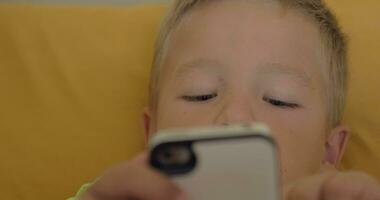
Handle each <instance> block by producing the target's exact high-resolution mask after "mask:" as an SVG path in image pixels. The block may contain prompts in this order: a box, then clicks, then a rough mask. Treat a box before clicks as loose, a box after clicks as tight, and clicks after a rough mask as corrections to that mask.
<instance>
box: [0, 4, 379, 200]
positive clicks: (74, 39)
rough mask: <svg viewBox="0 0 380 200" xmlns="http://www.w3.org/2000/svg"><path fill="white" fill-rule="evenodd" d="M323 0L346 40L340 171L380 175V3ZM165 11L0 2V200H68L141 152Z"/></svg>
mask: <svg viewBox="0 0 380 200" xmlns="http://www.w3.org/2000/svg"><path fill="white" fill-rule="evenodd" d="M329 3H330V4H331V6H332V7H333V8H334V10H336V12H337V14H338V16H339V18H340V20H341V22H342V25H343V27H344V30H345V31H346V32H348V33H349V36H350V37H351V63H352V76H351V78H352V81H351V85H350V87H351V90H350V96H349V102H348V109H347V114H346V119H345V120H346V122H348V123H349V125H350V126H351V127H352V130H353V131H354V133H353V135H352V140H351V142H350V143H349V145H348V146H347V154H346V156H345V157H344V160H343V163H344V165H343V167H344V168H349V169H362V170H366V171H367V172H369V173H371V174H373V175H376V176H377V177H378V178H379V179H380V174H379V170H378V169H380V145H379V143H380V142H379V140H380V135H379V134H378V132H379V131H380V123H379V122H380V112H379V111H380V110H379V108H377V102H379V101H380V95H379V92H378V91H377V90H376V89H377V86H379V85H380V80H379V79H378V78H377V76H378V75H377V73H376V72H378V70H377V69H376V66H379V61H378V60H377V59H375V58H376V57H375V56H376V53H377V51H376V50H379V49H380V48H379V45H380V42H379V38H378V36H379V35H380V28H379V25H378V23H377V20H376V19H379V14H378V13H377V10H379V5H380V3H377V1H376V2H375V1H370V0H365V1H361V2H360V3H359V2H358V1H354V0H350V1H344V3H337V2H334V1H332V0H330V1H329ZM164 11H165V7H164V6H160V5H144V6H131V7H129V6H31V5H7V4H0V26H1V31H0V44H1V48H0V91H4V92H3V95H2V98H0V111H1V112H0V158H1V160H2V161H1V165H0V177H1V180H0V194H1V197H2V199H7V200H13V199H65V198H67V197H69V196H72V195H73V194H74V193H75V192H76V190H77V189H78V188H79V186H80V185H81V184H83V183H85V182H88V181H91V180H93V179H94V178H95V177H96V176H98V175H99V173H101V172H102V171H103V170H104V169H105V168H107V167H109V165H111V164H113V163H117V162H120V161H122V160H126V159H129V158H130V157H131V156H133V155H134V154H135V153H136V152H138V151H140V150H141V149H142V148H143V146H144V139H143V133H142V122H141V120H140V119H141V111H142V108H143V106H144V105H145V103H146V97H147V83H148V76H149V73H148V72H149V68H150V63H151V61H152V54H153V43H154V39H155V35H156V32H157V27H158V24H159V22H160V20H161V18H162V15H163V12H164ZM364 22H365V23H364ZM376 26H377V27H376Z"/></svg>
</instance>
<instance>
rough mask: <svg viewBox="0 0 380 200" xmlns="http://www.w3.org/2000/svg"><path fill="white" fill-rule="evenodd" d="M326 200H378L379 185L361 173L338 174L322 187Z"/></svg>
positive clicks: (379, 198)
mask: <svg viewBox="0 0 380 200" xmlns="http://www.w3.org/2000/svg"><path fill="white" fill-rule="evenodd" d="M321 195H322V197H323V199H326V200H330V199H331V200H340V199H342V200H343V199H344V200H350V199H352V200H380V185H379V183H378V182H377V181H376V180H375V179H374V178H372V177H370V176H368V175H367V174H364V173H361V172H345V173H339V174H337V175H336V176H335V177H333V178H332V179H330V180H329V181H328V182H325V184H324V185H323V186H322V189H321Z"/></svg>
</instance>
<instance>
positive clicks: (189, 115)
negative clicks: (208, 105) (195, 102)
mask: <svg viewBox="0 0 380 200" xmlns="http://www.w3.org/2000/svg"><path fill="white" fill-rule="evenodd" d="M163 102H166V103H162V104H160V105H159V112H158V116H157V129H166V128H188V127H199V126H207V125H211V124H212V117H211V116H210V114H211V113H212V112H210V109H205V107H202V106H191V105H189V104H188V103H187V104H185V103H184V102H181V101H180V100H175V101H173V100H172V101H169V100H168V101H163Z"/></svg>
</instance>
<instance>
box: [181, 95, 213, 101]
mask: <svg viewBox="0 0 380 200" xmlns="http://www.w3.org/2000/svg"><path fill="white" fill-rule="evenodd" d="M217 96H218V94H216V93H213V94H205V95H194V96H183V97H182V99H184V100H186V101H190V102H205V101H209V100H211V99H213V98H215V97H217Z"/></svg>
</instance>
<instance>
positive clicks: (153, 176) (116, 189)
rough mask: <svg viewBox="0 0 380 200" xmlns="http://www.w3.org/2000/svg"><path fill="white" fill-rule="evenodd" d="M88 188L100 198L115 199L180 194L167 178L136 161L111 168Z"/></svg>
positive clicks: (161, 199)
mask: <svg viewBox="0 0 380 200" xmlns="http://www.w3.org/2000/svg"><path fill="white" fill-rule="evenodd" d="M90 189H91V191H90V192H91V193H92V194H93V195H94V196H100V197H101V198H100V199H115V200H117V199H120V200H121V199H141V200H153V199H154V200H171V199H173V200H174V199H177V198H179V197H180V196H181V195H182V192H181V191H180V189H179V188H178V187H177V186H176V185H174V184H173V183H172V182H171V181H170V180H169V179H167V178H166V177H164V176H163V175H161V174H159V173H157V172H155V171H153V170H151V169H149V168H148V167H147V166H146V165H141V164H139V163H138V162H135V163H133V162H132V163H123V164H121V165H119V166H116V167H114V168H112V169H111V170H109V171H108V172H106V173H105V174H104V175H103V176H102V178H101V179H100V180H99V181H97V182H96V183H95V184H94V185H93V187H91V188H90Z"/></svg>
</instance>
